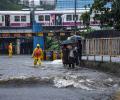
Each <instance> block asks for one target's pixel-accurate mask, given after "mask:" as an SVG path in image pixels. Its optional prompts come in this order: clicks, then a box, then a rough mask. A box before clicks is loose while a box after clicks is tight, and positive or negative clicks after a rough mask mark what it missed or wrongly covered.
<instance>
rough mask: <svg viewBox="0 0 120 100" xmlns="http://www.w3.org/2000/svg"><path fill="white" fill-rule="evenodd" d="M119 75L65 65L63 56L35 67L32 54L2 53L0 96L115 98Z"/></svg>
mask: <svg viewBox="0 0 120 100" xmlns="http://www.w3.org/2000/svg"><path fill="white" fill-rule="evenodd" d="M119 83H120V79H119V77H115V76H113V75H111V74H107V73H103V72H99V71H96V70H92V69H87V68H84V67H83V66H82V67H77V68H76V69H74V70H73V69H67V68H64V67H63V65H62V63H61V60H56V61H44V62H42V67H38V68H34V67H33V59H32V58H31V56H14V57H13V58H8V57H7V56H1V57H0V100H10V99H11V100H33V99H35V100H112V98H111V97H112V96H113V94H114V93H116V91H118V90H119Z"/></svg>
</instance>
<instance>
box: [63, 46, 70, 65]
mask: <svg viewBox="0 0 120 100" xmlns="http://www.w3.org/2000/svg"><path fill="white" fill-rule="evenodd" d="M62 54H63V56H62V62H63V64H64V66H66V65H68V62H69V61H68V55H69V49H68V48H67V45H63V47H62Z"/></svg>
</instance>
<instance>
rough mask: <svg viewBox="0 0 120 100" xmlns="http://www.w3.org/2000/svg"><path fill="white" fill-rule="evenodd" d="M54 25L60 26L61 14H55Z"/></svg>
mask: <svg viewBox="0 0 120 100" xmlns="http://www.w3.org/2000/svg"><path fill="white" fill-rule="evenodd" d="M55 20H56V21H55V25H60V26H61V25H62V14H56V16H55Z"/></svg>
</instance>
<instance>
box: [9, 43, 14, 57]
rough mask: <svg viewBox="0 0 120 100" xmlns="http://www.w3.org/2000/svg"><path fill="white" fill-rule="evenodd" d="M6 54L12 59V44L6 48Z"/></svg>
mask: <svg viewBox="0 0 120 100" xmlns="http://www.w3.org/2000/svg"><path fill="white" fill-rule="evenodd" d="M8 53H9V57H12V54H13V47H12V43H10V44H9V46H8Z"/></svg>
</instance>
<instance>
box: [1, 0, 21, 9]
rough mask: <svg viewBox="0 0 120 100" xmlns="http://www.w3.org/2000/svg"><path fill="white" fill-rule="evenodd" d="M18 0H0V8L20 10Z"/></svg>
mask: <svg viewBox="0 0 120 100" xmlns="http://www.w3.org/2000/svg"><path fill="white" fill-rule="evenodd" d="M19 2H20V0H0V10H21V8H22V6H21V5H19V4H18V3H19Z"/></svg>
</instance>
